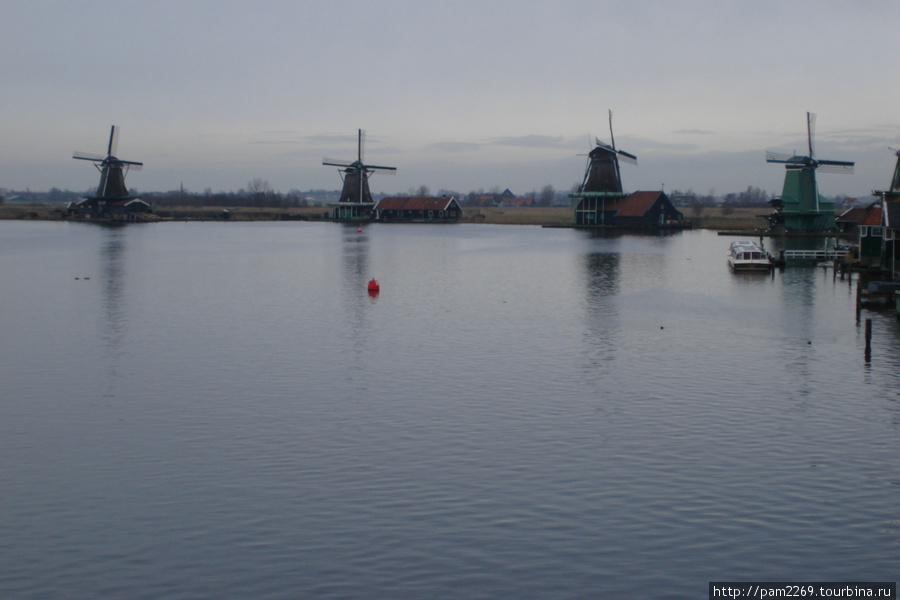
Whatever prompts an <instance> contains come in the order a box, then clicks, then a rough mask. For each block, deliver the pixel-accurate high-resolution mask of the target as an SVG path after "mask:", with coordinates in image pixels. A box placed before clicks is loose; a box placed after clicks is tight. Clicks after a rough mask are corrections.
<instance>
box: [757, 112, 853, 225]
mask: <svg viewBox="0 0 900 600" xmlns="http://www.w3.org/2000/svg"><path fill="white" fill-rule="evenodd" d="M815 128H816V115H815V114H814V113H809V112H808V113H806V134H807V140H808V143H809V154H808V155H807V156H799V155H797V154H796V152H795V153H794V154H793V155H789V154H779V153H777V152H766V162H770V163H782V164H784V166H785V169H786V172H785V174H784V187H783V189H782V192H781V202H782V204H783V207H784V208H783V209H782V210H781V211H780V212H779V213H778V215H779V217H778V219H777V220H773V224H780V223H783V224H784V227H785V229H788V230H800V231H827V230H829V229H834V228H835V222H834V203H833V202H831V201H830V200H827V199H826V198H825V197H824V196H822V195H820V194H819V184H818V182H817V181H816V171H821V172H822V173H844V174H847V175H849V174H851V173H853V165H854V163H852V162H848V161H842V160H820V159H817V158H816V153H815V146H814V144H813V131H814V130H815Z"/></svg>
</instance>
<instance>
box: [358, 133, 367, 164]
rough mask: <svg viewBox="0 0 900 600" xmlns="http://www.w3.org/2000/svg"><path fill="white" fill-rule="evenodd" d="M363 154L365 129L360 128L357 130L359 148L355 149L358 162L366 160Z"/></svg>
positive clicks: (364, 152) (364, 151)
mask: <svg viewBox="0 0 900 600" xmlns="http://www.w3.org/2000/svg"><path fill="white" fill-rule="evenodd" d="M365 156H366V130H365V129H360V130H359V148H358V149H357V157H358V159H359V162H361V163H365V162H366V161H365Z"/></svg>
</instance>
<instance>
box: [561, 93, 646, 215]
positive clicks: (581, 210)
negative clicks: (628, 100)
mask: <svg viewBox="0 0 900 600" xmlns="http://www.w3.org/2000/svg"><path fill="white" fill-rule="evenodd" d="M609 141H610V143H609V144H606V143H604V142H601V141H600V140H599V139H598V138H594V144H595V146H594V149H593V150H591V151H590V153H588V160H587V166H586V167H585V170H584V179H583V180H582V182H581V186H580V187H579V189H578V192H575V193H573V194H570V195H569V198H571V199H573V200H575V201H576V206H575V224H576V225H604V224H605V214H606V205H607V203H608V202H611V201H615V200H619V199H621V198H623V197H624V192H623V191H622V190H623V188H622V173H621V171H620V169H619V162H620V161H624V162H626V163H629V164H634V165H636V164H637V156H635V155H634V154H630V153H628V152H625V151H624V150H619V149H618V148H616V138H615V135H613V126H612V111H609Z"/></svg>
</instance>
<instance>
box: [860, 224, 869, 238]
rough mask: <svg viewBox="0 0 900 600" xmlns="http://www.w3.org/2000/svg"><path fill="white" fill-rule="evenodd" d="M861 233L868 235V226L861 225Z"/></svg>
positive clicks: (864, 235)
mask: <svg viewBox="0 0 900 600" xmlns="http://www.w3.org/2000/svg"><path fill="white" fill-rule="evenodd" d="M859 235H861V236H863V237H866V236H867V235H869V228H868V227H866V226H865V225H862V226H860V228H859Z"/></svg>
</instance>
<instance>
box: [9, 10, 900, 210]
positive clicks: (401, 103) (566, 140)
mask: <svg viewBox="0 0 900 600" xmlns="http://www.w3.org/2000/svg"><path fill="white" fill-rule="evenodd" d="M898 31H900V2H898V1H897V0H865V1H859V2H852V1H840V2H833V1H822V0H816V1H805V0H799V1H794V2H787V1H785V0H771V1H770V0H754V1H752V2H737V1H703V2H700V1H693V2H690V1H682V0H661V1H641V0H627V1H622V2H619V1H610V0H591V1H584V2H581V1H566V0H554V1H552V2H551V1H532V0H514V1H494V0H474V1H471V2H470V1H441V2H438V1H430V0H410V1H405V0H404V1H356V0H342V1H339V2H334V1H331V0H327V1H321V2H319V1H300V0H295V1H289V2H250V1H242V2H225V1H219V0H217V1H206V2H199V1H196V2H192V1H184V0H179V1H166V0H153V1H150V0H144V1H122V0H117V1H106V0H102V1H101V0H93V1H80V0H66V1H44V0H0V139H2V143H0V187H6V188H11V189H17V190H18V189H25V188H30V189H32V190H45V189H49V188H50V187H59V188H62V189H72V190H79V191H84V190H88V189H89V188H91V187H95V186H96V185H97V181H98V175H97V173H96V171H95V170H94V169H93V168H92V167H91V165H90V164H89V163H86V162H84V161H76V160H73V159H72V152H73V151H75V150H78V151H83V152H90V153H103V152H105V150H106V144H107V140H108V136H109V128H110V125H112V124H115V125H117V126H119V127H120V128H121V135H120V140H119V148H118V156H119V158H122V159H125V160H137V161H143V162H144V169H143V170H142V171H140V172H132V173H130V174H129V175H128V185H129V186H130V187H135V188H137V189H138V190H139V191H164V190H170V189H175V188H178V187H179V186H180V185H181V184H183V185H184V187H185V188H186V189H189V190H192V191H203V190H205V189H206V188H211V189H212V190H213V191H229V190H234V191H237V190H238V189H240V188H242V187H245V186H246V185H247V182H248V181H250V180H251V179H254V178H263V179H266V180H268V181H269V182H270V184H271V185H272V187H273V188H275V189H276V190H279V191H282V192H287V191H289V190H291V189H301V190H306V189H313V188H325V189H336V188H339V187H340V185H341V182H340V176H339V174H338V173H337V171H336V169H334V168H333V167H325V166H322V164H321V163H322V158H323V157H329V158H338V159H350V160H352V159H353V158H355V155H356V131H357V129H358V128H363V129H365V130H366V131H367V144H366V156H365V158H366V159H367V162H370V163H374V164H380V165H389V166H395V167H397V169H398V171H397V174H396V175H395V176H385V175H381V174H376V175H375V176H374V177H373V178H372V180H371V184H372V189H373V191H376V192H387V193H394V192H406V191H408V190H409V189H410V188H414V187H418V186H420V185H423V184H424V185H427V186H428V187H429V188H430V189H431V191H432V192H437V191H438V190H441V189H450V190H456V191H461V192H468V191H470V190H473V189H479V188H483V189H490V188H492V187H494V186H499V187H500V188H501V189H502V188H507V187H508V188H510V189H511V190H512V191H513V192H515V193H517V194H524V193H528V192H531V191H532V190H535V189H537V190H539V189H540V188H541V187H543V186H544V185H547V184H550V185H553V186H554V187H555V188H557V189H558V190H568V189H569V188H570V187H571V186H572V184H574V183H580V181H581V179H582V176H583V174H584V166H585V157H584V156H580V155H583V154H585V153H586V152H587V151H588V150H589V146H588V140H589V139H590V138H589V136H594V137H599V138H601V139H602V140H606V141H608V139H609V128H608V123H607V110H612V111H613V113H614V118H613V125H614V132H615V141H616V145H617V146H618V147H619V148H621V149H623V150H626V151H628V152H631V153H633V154H636V155H637V156H638V162H639V164H638V166H630V165H624V166H623V180H624V186H625V188H626V190H627V191H634V190H640V189H643V190H647V189H660V188H661V187H663V188H664V189H665V190H667V191H671V190H674V189H681V190H686V189H688V188H691V189H693V190H694V191H695V192H699V193H707V192H709V191H710V190H713V191H714V192H715V193H718V194H723V193H726V192H730V191H741V190H743V189H746V188H747V186H750V185H752V186H755V187H759V188H762V189H764V190H766V191H768V192H773V193H780V192H781V182H782V179H783V174H784V168H783V166H781V165H775V164H766V162H765V151H766V150H767V149H770V150H778V151H782V152H791V151H793V150H795V149H796V150H798V151H805V149H806V111H811V112H815V113H817V114H818V121H817V131H816V153H817V156H818V157H819V158H827V159H836V160H853V161H856V173H855V174H854V175H850V176H846V175H829V174H823V175H822V176H821V177H820V188H821V191H822V193H823V194H825V195H836V194H847V195H850V196H861V195H865V194H868V193H869V192H870V191H871V190H872V189H882V188H884V187H886V186H888V185H889V183H890V177H891V175H892V173H893V167H894V163H895V160H896V159H895V156H894V154H893V153H892V152H890V151H889V150H888V147H889V146H893V147H895V148H900V76H898V74H900V34H898ZM804 153H805V152H804Z"/></svg>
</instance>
